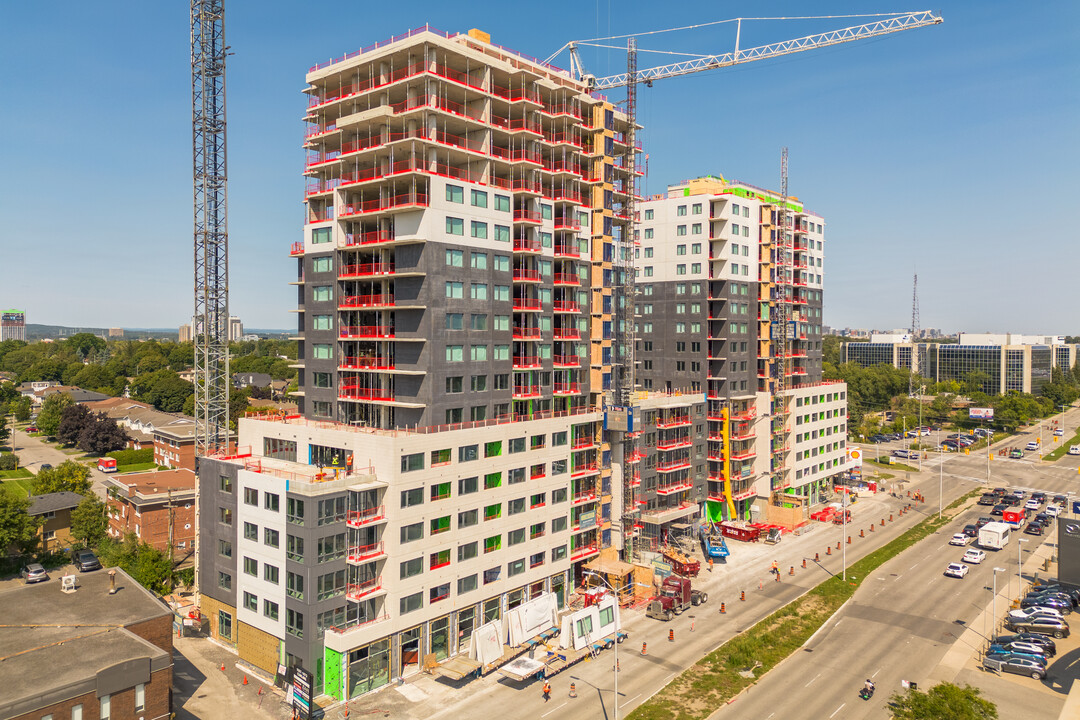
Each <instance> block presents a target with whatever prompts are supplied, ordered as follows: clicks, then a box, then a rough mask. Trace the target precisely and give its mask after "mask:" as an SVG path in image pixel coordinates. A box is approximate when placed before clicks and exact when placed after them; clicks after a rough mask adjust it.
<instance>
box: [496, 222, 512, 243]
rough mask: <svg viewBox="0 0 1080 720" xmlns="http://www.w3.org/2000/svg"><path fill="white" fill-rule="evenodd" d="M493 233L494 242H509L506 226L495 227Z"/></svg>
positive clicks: (508, 230) (508, 232)
mask: <svg viewBox="0 0 1080 720" xmlns="http://www.w3.org/2000/svg"><path fill="white" fill-rule="evenodd" d="M494 232H495V241H496V242H510V228H509V227H507V226H506V225H496V226H495V230H494Z"/></svg>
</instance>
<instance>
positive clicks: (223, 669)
mask: <svg viewBox="0 0 1080 720" xmlns="http://www.w3.org/2000/svg"><path fill="white" fill-rule="evenodd" d="M221 672H225V663H221Z"/></svg>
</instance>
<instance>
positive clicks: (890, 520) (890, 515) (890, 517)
mask: <svg viewBox="0 0 1080 720" xmlns="http://www.w3.org/2000/svg"><path fill="white" fill-rule="evenodd" d="M889 522H892V513H889Z"/></svg>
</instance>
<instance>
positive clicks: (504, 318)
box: [494, 315, 510, 331]
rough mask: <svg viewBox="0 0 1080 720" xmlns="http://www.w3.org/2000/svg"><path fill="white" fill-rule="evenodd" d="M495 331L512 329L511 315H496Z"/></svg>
mask: <svg viewBox="0 0 1080 720" xmlns="http://www.w3.org/2000/svg"><path fill="white" fill-rule="evenodd" d="M494 329H495V330H504V331H505V330H509V329H510V316H509V315H496V316H495V327H494Z"/></svg>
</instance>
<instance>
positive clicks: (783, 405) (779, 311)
mask: <svg viewBox="0 0 1080 720" xmlns="http://www.w3.org/2000/svg"><path fill="white" fill-rule="evenodd" d="M787 206H788V149H787V148H786V147H785V148H783V149H782V150H781V151H780V202H779V203H777V207H776V213H775V221H774V226H773V273H774V277H773V278H772V280H773V283H772V286H773V296H772V298H771V304H772V307H771V308H770V310H771V315H772V318H771V319H772V323H771V325H772V327H771V330H772V337H771V338H770V340H771V342H770V343H769V346H770V350H771V352H772V355H773V362H772V366H773V373H774V376H773V383H774V384H773V396H772V407H771V410H770V414H771V415H772V417H771V418H770V420H771V425H772V427H771V429H772V438H771V439H770V443H771V449H772V462H771V468H770V469H771V471H772V477H771V484H772V488H771V489H772V491H773V492H776V491H779V490H782V489H783V488H784V486H785V485H787V484H788V478H787V448H788V419H789V418H788V415H789V409H790V402H789V399H788V394H787V391H788V382H787V378H788V358H789V357H791V354H792V352H791V333H790V330H789V327H790V324H791V303H792V301H793V299H794V298H793V293H792V286H791V283H792V280H793V277H792V266H791V261H792V251H791V240H792V232H791V230H790V229H789V225H790V224H791V220H790V219H789V217H788V207H787Z"/></svg>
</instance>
